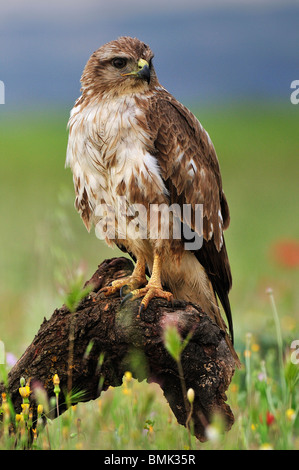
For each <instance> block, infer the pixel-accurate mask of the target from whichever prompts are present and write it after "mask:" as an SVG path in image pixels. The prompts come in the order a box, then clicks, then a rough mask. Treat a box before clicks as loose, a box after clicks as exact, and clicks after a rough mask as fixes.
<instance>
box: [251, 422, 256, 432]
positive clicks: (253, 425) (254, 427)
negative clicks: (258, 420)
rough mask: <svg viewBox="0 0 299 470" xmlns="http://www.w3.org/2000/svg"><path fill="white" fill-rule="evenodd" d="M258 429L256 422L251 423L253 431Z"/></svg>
mask: <svg viewBox="0 0 299 470" xmlns="http://www.w3.org/2000/svg"><path fill="white" fill-rule="evenodd" d="M255 430H256V425H255V424H253V423H252V424H251V431H255Z"/></svg>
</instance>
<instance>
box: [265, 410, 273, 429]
mask: <svg viewBox="0 0 299 470" xmlns="http://www.w3.org/2000/svg"><path fill="white" fill-rule="evenodd" d="M274 420H275V418H274V415H273V414H272V413H270V411H267V413H266V423H267V426H271V424H272V423H273V422H274Z"/></svg>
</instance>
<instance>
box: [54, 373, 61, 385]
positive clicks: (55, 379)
mask: <svg viewBox="0 0 299 470" xmlns="http://www.w3.org/2000/svg"><path fill="white" fill-rule="evenodd" d="M53 384H54V385H59V384H60V379H59V377H58V374H55V375H54V377H53Z"/></svg>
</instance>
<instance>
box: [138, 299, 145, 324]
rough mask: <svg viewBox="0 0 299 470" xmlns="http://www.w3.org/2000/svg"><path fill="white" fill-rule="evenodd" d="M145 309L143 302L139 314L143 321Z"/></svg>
mask: <svg viewBox="0 0 299 470" xmlns="http://www.w3.org/2000/svg"><path fill="white" fill-rule="evenodd" d="M144 310H145V306H144V304H143V303H142V302H141V304H140V307H139V310H138V316H139V317H140V319H141V320H142V321H144V315H143V314H144Z"/></svg>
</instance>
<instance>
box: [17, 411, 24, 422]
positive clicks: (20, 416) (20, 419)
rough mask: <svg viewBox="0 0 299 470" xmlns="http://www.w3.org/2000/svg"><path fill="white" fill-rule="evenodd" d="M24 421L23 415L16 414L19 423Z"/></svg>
mask: <svg viewBox="0 0 299 470" xmlns="http://www.w3.org/2000/svg"><path fill="white" fill-rule="evenodd" d="M22 420H23V415H22V414H20V413H17V414H16V422H17V423H19V422H20V421H22Z"/></svg>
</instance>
